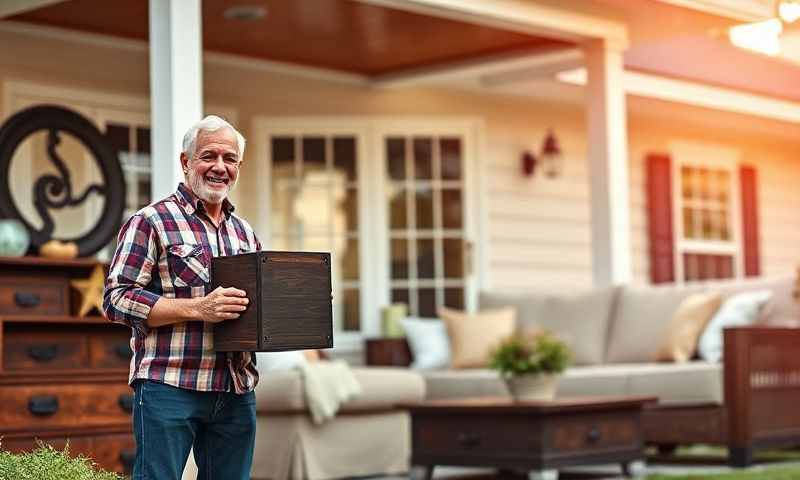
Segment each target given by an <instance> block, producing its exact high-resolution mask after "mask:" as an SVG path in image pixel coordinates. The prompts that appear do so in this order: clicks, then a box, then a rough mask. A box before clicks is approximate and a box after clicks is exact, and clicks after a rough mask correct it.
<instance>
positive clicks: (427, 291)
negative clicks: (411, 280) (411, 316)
mask: <svg viewBox="0 0 800 480" xmlns="http://www.w3.org/2000/svg"><path fill="white" fill-rule="evenodd" d="M418 293H419V313H418V315H419V316H420V317H435V316H436V290H435V289H433V288H420V289H419V292H418Z"/></svg>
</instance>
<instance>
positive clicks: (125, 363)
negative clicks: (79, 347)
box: [89, 328, 133, 369]
mask: <svg viewBox="0 0 800 480" xmlns="http://www.w3.org/2000/svg"><path fill="white" fill-rule="evenodd" d="M132 356H133V351H132V350H131V333H130V331H128V330H126V329H124V328H119V329H115V331H113V332H96V333H92V334H91V335H90V336H89V366H90V367H92V368H123V369H127V368H128V367H130V364H131V357H132Z"/></svg>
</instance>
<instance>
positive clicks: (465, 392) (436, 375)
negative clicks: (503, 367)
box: [421, 368, 508, 400]
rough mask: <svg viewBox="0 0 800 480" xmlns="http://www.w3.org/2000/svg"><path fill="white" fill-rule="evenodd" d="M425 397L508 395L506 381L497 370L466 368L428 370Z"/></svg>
mask: <svg viewBox="0 0 800 480" xmlns="http://www.w3.org/2000/svg"><path fill="white" fill-rule="evenodd" d="M421 373H422V376H423V377H424V378H425V392H426V393H425V398H426V399H427V400H441V399H445V398H464V397H496V396H505V395H508V389H507V388H506V384H505V382H504V381H503V380H502V379H501V378H500V375H499V374H498V373H497V370H489V369H488V368H466V369H461V370H426V371H424V372H421Z"/></svg>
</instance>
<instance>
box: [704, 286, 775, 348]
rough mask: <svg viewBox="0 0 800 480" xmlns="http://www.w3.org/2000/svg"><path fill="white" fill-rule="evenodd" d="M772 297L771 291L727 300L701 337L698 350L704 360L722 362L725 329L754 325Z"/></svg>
mask: <svg viewBox="0 0 800 480" xmlns="http://www.w3.org/2000/svg"><path fill="white" fill-rule="evenodd" d="M770 297H772V292H771V291H770V290H756V291H752V292H742V293H737V294H736V295H733V296H731V297H730V298H728V299H727V300H725V303H724V304H723V305H722V308H720V309H719V311H718V312H717V313H716V314H715V315H714V318H712V319H711V322H709V324H708V326H707V327H706V329H705V331H704V332H703V336H702V337H700V343H699V345H698V350H699V352H700V356H701V357H702V358H703V360H706V361H708V362H719V361H721V360H722V355H723V349H724V343H725V342H724V339H723V331H724V329H725V328H728V327H744V326H747V325H752V324H754V323H755V322H756V321H757V320H758V316H759V313H760V312H761V309H762V307H763V306H764V305H765V304H766V303H767V302H768V301H769V299H770Z"/></svg>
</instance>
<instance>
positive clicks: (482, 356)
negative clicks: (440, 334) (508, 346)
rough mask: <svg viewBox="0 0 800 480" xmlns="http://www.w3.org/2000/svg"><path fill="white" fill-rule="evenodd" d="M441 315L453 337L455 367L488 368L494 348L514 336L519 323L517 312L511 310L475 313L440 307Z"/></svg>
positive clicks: (451, 356)
mask: <svg viewBox="0 0 800 480" xmlns="http://www.w3.org/2000/svg"><path fill="white" fill-rule="evenodd" d="M439 316H440V317H441V318H442V320H443V321H444V324H445V326H446V327H447V335H448V337H449V338H450V366H451V367H452V368H486V367H488V366H489V354H490V352H491V350H492V348H494V347H495V346H496V345H497V344H498V343H500V341H501V340H503V339H504V338H506V337H509V336H511V335H512V334H513V333H514V327H515V322H516V310H515V309H513V308H511V307H508V308H502V309H499V310H485V311H482V312H478V313H474V314H470V313H466V312H461V311H458V310H450V309H449V308H440V309H439Z"/></svg>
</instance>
